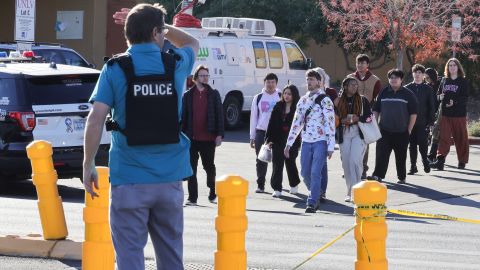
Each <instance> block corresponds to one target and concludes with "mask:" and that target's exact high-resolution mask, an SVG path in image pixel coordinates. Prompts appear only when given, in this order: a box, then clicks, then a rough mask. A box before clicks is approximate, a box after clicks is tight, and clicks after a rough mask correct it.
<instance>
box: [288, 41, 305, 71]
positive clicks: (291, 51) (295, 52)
mask: <svg viewBox="0 0 480 270" xmlns="http://www.w3.org/2000/svg"><path fill="white" fill-rule="evenodd" d="M285 51H286V52H287V59H288V66H289V67H290V69H304V70H306V69H307V65H306V61H305V58H304V57H303V54H302V52H301V51H300V49H299V48H298V47H297V45H295V44H293V43H285Z"/></svg>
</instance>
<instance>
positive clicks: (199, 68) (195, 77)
mask: <svg viewBox="0 0 480 270" xmlns="http://www.w3.org/2000/svg"><path fill="white" fill-rule="evenodd" d="M201 70H206V71H207V72H208V73H210V71H209V70H208V67H207V66H204V65H199V66H198V67H197V68H196V69H195V71H194V72H193V81H196V80H197V79H198V73H200V71H201Z"/></svg>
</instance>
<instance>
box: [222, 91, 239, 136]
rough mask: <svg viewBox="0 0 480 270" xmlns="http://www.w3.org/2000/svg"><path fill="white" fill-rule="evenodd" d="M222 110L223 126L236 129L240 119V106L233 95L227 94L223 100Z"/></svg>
mask: <svg viewBox="0 0 480 270" xmlns="http://www.w3.org/2000/svg"><path fill="white" fill-rule="evenodd" d="M223 112H224V115H225V128H226V129H236V128H238V127H239V126H240V123H241V120H242V106H241V104H240V101H239V100H238V98H237V97H235V96H228V97H227V98H226V99H225V102H223Z"/></svg>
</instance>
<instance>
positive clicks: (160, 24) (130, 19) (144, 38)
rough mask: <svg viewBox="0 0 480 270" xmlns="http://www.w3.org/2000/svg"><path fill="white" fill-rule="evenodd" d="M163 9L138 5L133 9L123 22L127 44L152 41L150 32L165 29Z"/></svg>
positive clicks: (164, 12)
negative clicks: (155, 29)
mask: <svg viewBox="0 0 480 270" xmlns="http://www.w3.org/2000/svg"><path fill="white" fill-rule="evenodd" d="M165 14H167V12H166V10H165V8H164V7H163V6H161V5H159V4H154V5H150V4H138V5H136V6H135V7H133V8H132V9H131V10H130V12H129V13H128V15H127V20H126V21H125V29H124V30H125V38H126V39H127V41H128V43H129V44H138V43H148V42H151V41H152V31H153V29H154V28H155V27H157V28H158V29H159V30H161V29H163V28H164V27H165Z"/></svg>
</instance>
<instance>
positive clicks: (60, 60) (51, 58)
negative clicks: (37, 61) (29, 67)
mask: <svg viewBox="0 0 480 270" xmlns="http://www.w3.org/2000/svg"><path fill="white" fill-rule="evenodd" d="M33 52H34V53H35V55H37V56H41V57H42V58H43V60H44V61H45V62H47V63H50V62H55V63H57V64H67V63H66V62H65V58H64V57H63V54H62V53H61V52H60V51H59V50H33Z"/></svg>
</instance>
